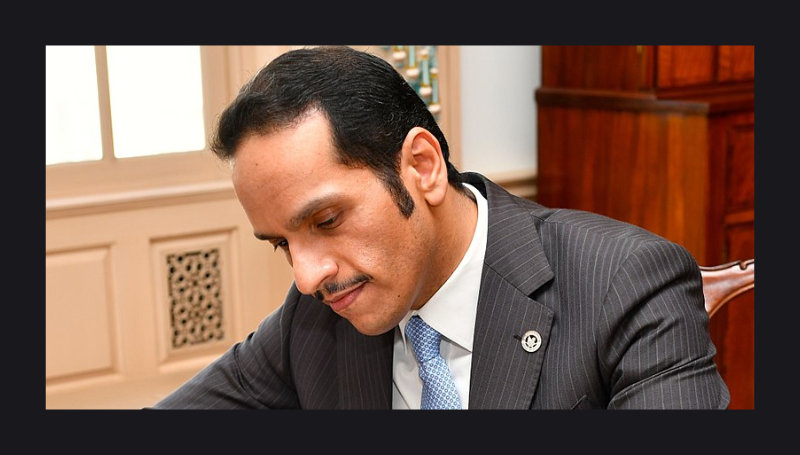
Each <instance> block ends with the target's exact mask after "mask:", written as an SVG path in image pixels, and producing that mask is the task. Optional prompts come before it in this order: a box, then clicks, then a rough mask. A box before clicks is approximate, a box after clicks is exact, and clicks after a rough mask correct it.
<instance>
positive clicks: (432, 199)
mask: <svg viewBox="0 0 800 455" xmlns="http://www.w3.org/2000/svg"><path fill="white" fill-rule="evenodd" d="M212 149H213V150H214V152H215V153H216V154H217V155H218V156H219V157H220V158H221V159H223V160H226V161H229V163H230V165H231V171H232V181H233V184H234V188H235V190H236V194H237V197H238V199H239V201H240V203H241V204H242V207H243V208H244V210H245V212H246V214H247V216H248V219H249V220H250V222H251V224H252V226H253V229H254V233H255V236H256V237H258V238H259V239H262V240H265V241H267V242H269V243H270V244H271V245H272V246H273V247H274V248H275V249H276V250H278V249H279V250H281V252H282V253H283V254H285V255H286V258H287V260H288V261H289V264H291V266H292V268H293V272H294V278H295V280H294V284H293V285H292V286H291V288H290V289H289V291H288V295H287V297H286V300H285V302H284V304H283V305H282V306H281V307H280V308H279V309H278V310H276V311H275V312H274V313H273V314H271V315H269V316H268V317H267V318H266V319H265V320H264V321H263V322H262V323H261V324H260V326H259V327H258V329H257V330H256V331H255V332H253V333H251V334H250V335H249V336H248V337H247V338H246V339H245V340H243V341H242V342H240V343H237V344H236V345H235V346H233V347H232V348H231V349H230V350H229V351H228V352H227V353H225V354H224V355H222V356H221V357H220V358H219V359H218V360H217V361H215V362H213V363H212V364H211V365H209V366H207V367H206V368H205V369H203V370H202V371H201V372H199V373H198V374H197V375H196V376H195V377H194V378H192V379H190V380H189V381H188V382H187V383H186V384H184V385H183V386H181V387H180V388H179V389H178V390H176V391H174V392H173V393H172V394H170V395H169V396H167V397H166V398H165V399H163V400H162V401H160V402H159V403H156V404H155V405H154V408H156V409H160V408H270V409H291V408H302V409H336V408H359V409H390V408H394V409H407V408H412V409H419V408H421V407H422V408H428V407H439V406H443V405H442V402H436V401H435V399H434V401H433V402H432V404H431V403H429V402H428V399H429V398H431V395H430V394H429V390H430V389H429V386H428V384H427V383H423V381H422V380H421V379H422V376H426V375H422V376H420V374H419V371H420V369H421V368H420V366H419V365H420V364H422V365H424V367H423V368H422V370H424V371H425V372H427V371H428V370H429V369H430V368H432V367H429V366H428V365H429V364H428V363H427V361H423V360H420V362H421V363H418V361H417V358H416V356H417V350H418V348H419V346H418V343H419V345H420V346H421V342H420V341H418V340H417V339H414V340H413V341H411V340H410V339H409V338H410V337H412V336H413V335H414V333H415V332H414V331H413V330H409V331H408V332H407V329H411V328H416V327H418V325H417V324H420V320H419V319H418V318H417V316H419V317H421V320H422V321H424V322H425V323H427V326H430V327H433V328H434V329H435V330H436V331H437V332H438V333H437V334H435V335H430V336H429V338H430V337H437V336H438V334H441V335H442V338H441V342H440V344H439V345H438V346H437V347H438V351H439V352H440V353H441V356H442V359H443V361H440V359H439V358H438V356H435V357H436V359H437V365H438V368H441V370H438V371H439V373H437V374H439V375H440V376H439V377H443V378H445V382H446V383H447V386H448V387H449V395H448V397H449V398H452V399H453V401H452V404H451V405H449V406H452V407H455V408H461V409H481V408H495V409H591V408H612V409H622V408H657V409H663V408H726V407H727V405H728V402H729V395H728V390H727V387H726V386H725V384H724V383H723V381H722V379H721V378H720V376H719V374H718V372H717V369H716V366H715V364H714V354H715V348H714V346H713V344H712V343H711V341H710V338H709V334H708V328H707V326H708V316H707V314H706V312H705V309H704V305H703V302H704V301H703V294H702V288H701V277H700V273H699V269H698V267H697V264H696V263H695V261H694V260H693V258H692V257H691V255H690V254H689V253H688V252H687V251H686V250H685V249H684V248H682V247H680V246H678V245H676V244H674V243H671V242H668V241H666V240H665V239H663V238H660V237H658V236H656V235H654V234H652V233H649V232H647V231H644V230H642V229H640V228H637V227H635V226H632V225H629V224H624V223H621V222H618V221H614V220H611V219H609V218H605V217H602V216H599V215H595V214H591V213H586V212H579V211H573V210H557V209H549V208H545V207H542V206H540V205H538V204H536V203H534V202H531V201H528V200H524V199H521V198H518V197H515V196H513V195H511V194H510V193H508V192H506V191H505V190H503V189H502V188H501V187H499V186H497V185H496V184H494V183H492V182H491V181H489V180H488V179H486V178H485V177H483V176H481V175H479V174H477V173H464V174H461V173H459V172H458V171H456V169H455V168H454V167H453V165H452V164H450V163H449V149H448V145H447V141H446V139H445V137H444V135H443V134H442V132H441V130H440V129H439V127H438V125H437V124H436V122H435V120H434V118H433V117H432V115H431V114H430V112H429V111H428V110H427V107H426V105H425V104H424V102H423V101H422V100H421V99H420V98H419V96H418V95H417V94H416V92H414V90H413V89H412V88H411V87H410V86H409V85H408V84H407V83H406V82H405V80H404V79H403V78H402V76H401V75H400V74H398V73H397V72H396V71H395V70H394V68H393V67H392V66H391V65H390V64H388V63H387V62H385V61H384V60H382V59H380V58H378V57H376V56H373V55H370V54H369V53H365V52H360V51H356V50H353V49H351V48H349V47H319V48H311V49H301V50H296V51H291V52H288V53H286V54H283V55H281V56H279V57H278V58H276V59H275V60H273V61H272V62H271V63H270V64H268V65H267V66H266V67H264V68H263V69H262V70H261V71H260V72H259V73H258V74H257V75H256V76H255V77H254V78H253V79H252V80H251V81H250V82H248V83H247V84H246V85H245V86H244V87H243V88H242V90H241V91H240V93H239V95H238V97H237V98H236V100H234V102H233V103H232V104H231V105H230V106H229V107H228V108H227V109H226V110H225V111H224V112H223V114H222V116H221V118H220V121H219V125H218V131H217V134H216V136H215V140H214V143H213V144H212ZM427 326H426V325H425V324H422V325H421V327H423V328H427ZM432 350H433V351H437V348H436V347H434V348H432ZM435 354H436V353H435V352H434V355H435ZM420 355H421V354H420ZM420 358H421V357H420ZM426 374H427V373H426Z"/></svg>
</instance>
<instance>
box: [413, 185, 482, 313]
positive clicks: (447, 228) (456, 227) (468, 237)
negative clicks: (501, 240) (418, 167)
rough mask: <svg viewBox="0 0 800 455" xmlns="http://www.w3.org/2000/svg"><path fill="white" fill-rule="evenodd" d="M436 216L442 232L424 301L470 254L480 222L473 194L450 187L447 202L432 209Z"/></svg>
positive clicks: (434, 253)
mask: <svg viewBox="0 0 800 455" xmlns="http://www.w3.org/2000/svg"><path fill="white" fill-rule="evenodd" d="M470 196H472V193H470ZM433 215H434V219H435V223H436V232H438V233H439V235H437V237H436V248H435V251H433V253H432V257H433V261H432V263H431V265H432V267H431V270H430V271H431V276H432V277H434V278H433V279H432V280H431V281H430V284H431V287H430V289H429V290H428V292H427V293H426V294H427V297H426V298H425V299H424V302H427V300H428V298H430V296H432V295H433V294H435V293H436V291H438V290H439V288H440V287H442V285H443V284H444V282H445V281H447V279H448V278H450V275H452V274H453V272H454V271H455V270H456V268H457V267H458V264H459V263H461V260H462V259H464V256H465V255H466V254H467V250H468V249H469V245H470V243H472V238H473V236H474V235H475V229H476V227H477V224H478V204H477V203H476V202H475V200H474V199H472V198H471V197H469V196H467V195H465V194H463V193H461V192H458V191H455V190H454V189H453V188H448V195H447V197H446V198H445V202H444V203H443V204H442V205H440V206H438V207H435V208H434V209H433ZM424 302H423V303H422V305H424ZM422 305H420V307H421V306H422Z"/></svg>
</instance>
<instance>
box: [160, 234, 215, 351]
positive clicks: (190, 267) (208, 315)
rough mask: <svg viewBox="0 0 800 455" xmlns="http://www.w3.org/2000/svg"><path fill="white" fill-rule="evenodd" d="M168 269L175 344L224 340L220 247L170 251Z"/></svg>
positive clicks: (183, 344)
mask: <svg viewBox="0 0 800 455" xmlns="http://www.w3.org/2000/svg"><path fill="white" fill-rule="evenodd" d="M167 270H168V272H167V273H168V276H167V283H168V286H169V297H170V312H171V314H170V321H171V327H172V347H173V348H180V347H183V346H187V345H196V344H200V343H206V342H209V341H215V340H220V339H222V338H223V336H224V330H223V324H222V322H223V320H222V300H221V297H220V295H221V293H220V288H221V286H222V282H221V278H220V269H219V250H218V249H216V248H212V249H208V250H201V251H192V252H184V253H180V254H169V255H167Z"/></svg>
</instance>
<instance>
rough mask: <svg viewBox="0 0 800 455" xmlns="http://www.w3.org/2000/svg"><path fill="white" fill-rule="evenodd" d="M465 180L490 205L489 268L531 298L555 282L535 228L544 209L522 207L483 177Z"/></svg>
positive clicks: (471, 175)
mask: <svg viewBox="0 0 800 455" xmlns="http://www.w3.org/2000/svg"><path fill="white" fill-rule="evenodd" d="M463 176H464V177H465V179H466V181H467V183H469V184H471V185H473V186H475V187H476V188H478V190H479V191H481V193H482V194H483V195H484V196H486V199H487V201H488V203H489V232H488V242H487V245H486V257H485V259H484V262H485V263H486V266H487V267H489V268H491V269H493V270H495V271H497V273H499V274H500V275H502V276H503V277H504V278H505V279H506V280H507V281H508V282H509V283H510V284H511V285H512V286H514V287H516V288H517V289H519V291H520V292H522V293H523V294H526V295H530V294H531V293H533V291H535V290H536V289H538V288H539V287H540V286H541V285H543V284H544V283H546V282H548V281H550V280H551V279H552V278H553V271H552V270H551V269H550V263H549V262H548V261H547V257H546V256H545V254H544V247H543V246H542V242H541V239H540V237H539V230H538V229H537V228H536V225H535V224H534V216H535V213H534V212H535V211H536V210H538V209H543V207H541V206H539V205H538V204H535V203H532V202H530V203H529V205H528V206H526V207H523V206H522V203H523V202H522V201H521V200H520V199H519V198H517V197H516V196H514V195H512V194H511V193H509V192H508V191H506V190H505V189H503V188H502V187H500V186H498V185H497V184H496V183H494V182H492V181H491V180H489V179H487V178H486V177H484V176H482V175H480V174H477V173H473V172H466V173H464V174H463Z"/></svg>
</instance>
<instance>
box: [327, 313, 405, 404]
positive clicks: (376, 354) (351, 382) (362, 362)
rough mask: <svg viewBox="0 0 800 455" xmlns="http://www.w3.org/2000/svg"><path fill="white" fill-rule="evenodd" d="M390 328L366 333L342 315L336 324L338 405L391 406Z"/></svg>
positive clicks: (391, 343) (391, 331)
mask: <svg viewBox="0 0 800 455" xmlns="http://www.w3.org/2000/svg"><path fill="white" fill-rule="evenodd" d="M393 343H394V331H393V330H390V331H388V332H387V333H384V334H383V335H378V336H366V335H363V334H361V333H359V332H358V331H357V330H356V329H355V327H353V325H352V324H351V323H350V321H348V320H346V319H344V318H342V319H341V320H340V321H339V322H338V323H337V327H336V353H337V355H338V357H339V361H338V362H337V364H338V368H339V371H338V376H339V407H340V408H341V409H391V407H392V358H393Z"/></svg>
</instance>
